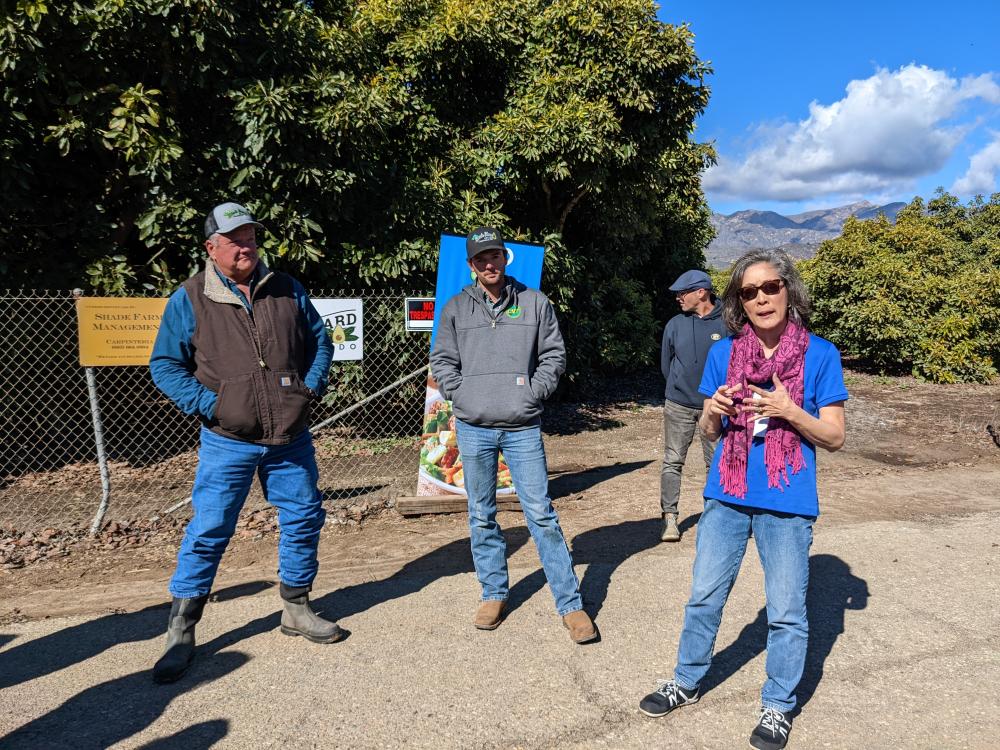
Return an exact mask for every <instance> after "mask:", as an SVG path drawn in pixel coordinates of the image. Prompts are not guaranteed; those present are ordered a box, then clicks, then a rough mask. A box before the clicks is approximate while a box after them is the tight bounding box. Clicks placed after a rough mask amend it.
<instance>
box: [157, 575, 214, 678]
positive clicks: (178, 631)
mask: <svg viewBox="0 0 1000 750" xmlns="http://www.w3.org/2000/svg"><path fill="white" fill-rule="evenodd" d="M207 601H208V594H205V596H199V597H196V598H194V599H177V598H176V597H175V598H174V601H173V604H172V605H171V606H170V619H169V620H168V621H167V648H166V650H165V651H164V652H163V656H161V657H160V659H159V661H157V662H156V666H154V667H153V682H158V683H161V684H162V683H166V682H174V681H175V680H178V679H180V677H181V675H183V674H184V673H185V672H186V671H187V668H188V666H190V664H191V660H192V659H194V626H195V625H197V624H198V621H199V620H200V619H201V613H202V611H203V610H204V609H205V602H207Z"/></svg>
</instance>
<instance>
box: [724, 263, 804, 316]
mask: <svg viewBox="0 0 1000 750" xmlns="http://www.w3.org/2000/svg"><path fill="white" fill-rule="evenodd" d="M757 263H767V264H769V265H771V266H773V267H774V269H775V270H776V271H777V272H778V276H779V277H781V280H782V281H784V282H785V289H787V290H788V317H789V318H790V319H792V320H794V321H795V322H796V323H798V324H799V325H801V326H803V327H808V326H809V315H810V313H811V312H812V303H811V302H810V301H809V290H808V289H806V285H805V282H803V281H802V277H801V276H799V272H798V271H797V270H796V268H795V262H794V261H793V260H792V258H791V256H789V255H788V253H786V252H785V251H783V250H751V251H749V252H747V253H744V254H743V255H742V256H740V258H739V260H737V261H736V262H735V263H733V270H732V276H730V277H729V284H727V285H726V291H724V292H723V293H722V319H723V320H724V321H725V323H726V325H727V326H728V327H729V330H730V331H732V332H733V333H739V332H740V331H741V330H742V329H743V325H744V324H745V323H746V322H747V314H746V312H744V310H743V301H742V300H741V299H740V288H741V287H742V286H743V274H745V273H746V272H747V269H748V268H750V266H753V265H756V264H757Z"/></svg>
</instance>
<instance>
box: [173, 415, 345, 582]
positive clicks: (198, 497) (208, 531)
mask: <svg viewBox="0 0 1000 750" xmlns="http://www.w3.org/2000/svg"><path fill="white" fill-rule="evenodd" d="M255 473H256V474H258V475H259V476H260V484H261V487H262V489H263V490H264V497H265V498H266V499H267V501H268V502H270V503H271V504H272V505H274V506H275V507H276V508H277V509H278V523H279V524H280V525H281V539H280V541H279V543H278V576H279V577H280V579H281V581H282V582H283V583H284V584H285V585H287V586H292V587H299V586H309V585H311V584H312V582H313V579H314V578H315V577H316V571H317V569H318V568H319V564H318V562H317V559H316V547H317V545H318V544H319V532H320V530H321V529H322V528H323V522H324V520H325V519H326V511H324V510H323V505H322V500H323V498H322V495H321V494H320V492H319V490H318V489H317V487H316V482H317V481H318V480H319V471H318V469H317V468H316V453H315V451H314V449H313V444H312V436H311V435H310V434H309V431H308V430H305V431H303V432H302V434H301V435H299V436H298V437H296V438H295V439H294V440H292V442H290V443H289V444H288V445H255V444H254V443H244V442H242V441H240V440H232V439H231V438H226V437H222V436H221V435H216V434H215V433H214V432H211V431H210V430H207V429H205V428H204V427H203V428H202V430H201V447H200V448H199V449H198V471H197V473H196V474H195V478H194V489H193V490H192V492H191V504H192V505H193V506H194V517H193V518H192V519H191V521H190V522H189V523H188V525H187V529H186V530H185V532H184V541H183V542H181V548H180V550H179V551H178V553H177V570H175V571H174V577H173V578H172V579H171V580H170V593H171V594H172V595H173V596H175V597H178V598H183V599H190V598H193V597H196V596H204V595H205V594H208V593H209V592H210V591H211V589H212V581H213V580H214V579H215V573H216V571H217V570H218V569H219V561H220V560H221V559H222V553H223V552H225V551H226V545H228V544H229V539H230V537H232V535H233V532H234V531H235V530H236V519H237V517H238V516H239V514H240V510H241V509H242V508H243V503H244V502H245V501H246V499H247V494H248V493H249V492H250V484H251V483H252V482H253V477H254V474H255Z"/></svg>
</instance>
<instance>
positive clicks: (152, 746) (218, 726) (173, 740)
mask: <svg viewBox="0 0 1000 750" xmlns="http://www.w3.org/2000/svg"><path fill="white" fill-rule="evenodd" d="M227 734H229V722H228V721H226V720H225V719H213V720H212V721H202V722H200V723H198V724H192V725H191V726H189V727H188V728H187V729H182V730H181V731H179V732H177V733H176V734H172V735H170V736H169V737H163V738H161V739H158V740H153V741H152V742H147V743H146V744H145V745H141V746H140V747H139V748H138V750H208V748H210V747H212V745H214V744H215V743H216V742H218V741H219V740H221V739H222V738H223V737H225V736H226V735H227Z"/></svg>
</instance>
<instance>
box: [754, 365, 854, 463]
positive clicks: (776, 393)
mask: <svg viewBox="0 0 1000 750" xmlns="http://www.w3.org/2000/svg"><path fill="white" fill-rule="evenodd" d="M771 381H772V382H773V383H774V390H773V391H765V390H763V389H761V388H757V387H756V386H752V385H751V386H749V388H750V390H751V391H753V392H754V393H759V394H760V398H759V399H754V400H753V402H746V403H744V405H743V410H744V411H748V412H750V413H751V414H752V415H753V418H754V419H760V418H762V417H780V418H782V419H784V420H786V421H787V422H788V424H790V425H791V426H792V427H794V428H795V429H796V430H797V431H798V433H799V434H800V435H801V436H802V437H804V438H805V439H806V440H808V441H810V442H811V443H812V444H813V445H817V446H819V447H820V448H825V449H826V450H828V451H836V450H840V448H841V447H843V445H844V438H845V437H846V434H847V429H846V422H845V419H844V402H843V401H837V402H835V403H832V404H828V405H827V406H824V407H821V408H820V410H819V417H818V418H817V417H814V416H812V415H811V414H809V413H808V412H807V411H806V410H805V409H803V408H802V407H800V406H798V405H797V404H796V403H795V402H794V401H792V399H791V398H789V397H788V390H787V389H786V388H785V386H783V385H782V384H781V380H780V379H779V378H778V375H777V373H775V375H774V376H773V377H772V378H771Z"/></svg>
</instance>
